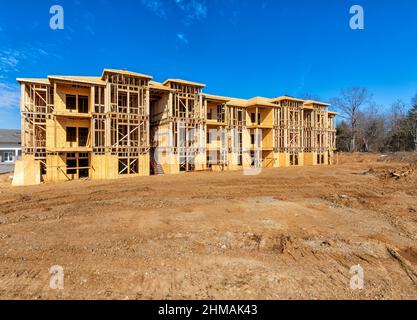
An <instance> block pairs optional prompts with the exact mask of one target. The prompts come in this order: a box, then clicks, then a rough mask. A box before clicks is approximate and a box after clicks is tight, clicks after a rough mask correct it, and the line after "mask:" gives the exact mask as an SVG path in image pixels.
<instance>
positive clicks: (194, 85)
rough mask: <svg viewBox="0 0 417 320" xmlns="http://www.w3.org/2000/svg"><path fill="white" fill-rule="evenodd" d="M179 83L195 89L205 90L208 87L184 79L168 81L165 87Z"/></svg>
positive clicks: (165, 82)
mask: <svg viewBox="0 0 417 320" xmlns="http://www.w3.org/2000/svg"><path fill="white" fill-rule="evenodd" d="M171 82H172V83H179V84H185V85H189V86H193V87H198V88H204V87H205V86H206V85H205V84H202V83H198V82H193V81H188V80H182V79H167V80H165V81H164V83H163V85H164V86H165V85H168V84H169V83H171Z"/></svg>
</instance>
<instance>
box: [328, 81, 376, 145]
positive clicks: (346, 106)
mask: <svg viewBox="0 0 417 320" xmlns="http://www.w3.org/2000/svg"><path fill="white" fill-rule="evenodd" d="M371 98H372V95H371V94H370V93H369V92H368V90H367V89H366V88H360V87H352V88H346V89H342V90H341V91H340V96H339V97H338V98H334V99H332V105H333V106H334V107H335V108H336V109H337V110H339V111H340V113H341V117H343V118H345V119H346V120H347V121H348V122H349V125H350V131H351V132H350V135H351V146H350V151H352V152H353V151H355V150H356V136H357V127H358V120H359V116H360V112H361V108H362V107H363V106H364V105H365V104H366V103H367V102H369V101H370V100H371Z"/></svg>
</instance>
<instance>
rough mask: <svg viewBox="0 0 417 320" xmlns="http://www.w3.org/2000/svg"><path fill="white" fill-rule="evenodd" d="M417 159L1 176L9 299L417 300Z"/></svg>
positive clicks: (2, 261) (4, 280) (2, 285)
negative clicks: (102, 175) (82, 176)
mask: <svg viewBox="0 0 417 320" xmlns="http://www.w3.org/2000/svg"><path fill="white" fill-rule="evenodd" d="M416 161H417V156H416V155H413V154H397V155H388V156H385V155H383V156H381V155H362V154H355V155H341V156H339V164H338V165H337V166H318V167H292V168H277V169H265V170H263V171H262V173H261V174H260V175H258V176H244V175H243V173H242V172H240V171H239V172H221V173H211V172H203V173H189V174H182V175H179V176H157V177H146V178H131V179H121V180H117V181H99V182H97V181H75V182H66V183H59V184H44V185H41V186H37V187H26V188H12V187H11V186H10V182H9V181H8V177H6V176H2V177H0V179H1V181H0V298H1V299H21V298H25V299H26V298H28V299H57V298H59V299H69V298H76V299H84V298H88V299H393V298H394V299H417V162H416ZM358 264H359V265H360V266H361V267H362V268H363V270H364V288H363V289H362V290H352V289H351V288H350V286H349V283H350V279H351V277H352V274H350V269H351V267H352V266H354V265H358ZM54 265H60V266H62V267H63V268H64V281H65V283H64V289H63V290H52V289H51V288H50V287H49V284H50V277H51V275H50V274H49V268H50V267H51V266H54Z"/></svg>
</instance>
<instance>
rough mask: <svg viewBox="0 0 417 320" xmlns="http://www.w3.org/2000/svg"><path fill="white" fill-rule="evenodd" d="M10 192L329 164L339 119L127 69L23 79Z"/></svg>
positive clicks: (290, 101)
mask: <svg viewBox="0 0 417 320" xmlns="http://www.w3.org/2000/svg"><path fill="white" fill-rule="evenodd" d="M17 80H18V82H19V83H20V85H21V102H20V110H21V119H22V160H20V161H18V162H17V163H16V169H15V177H14V181H13V184H14V185H31V184H38V183H40V182H41V181H66V180H75V179H83V178H90V179H116V178H119V177H126V176H147V175H151V174H164V173H165V174H178V173H180V172H188V171H199V170H213V171H220V170H237V169H239V168H243V169H245V168H269V167H285V166H291V165H319V164H320V165H325V164H332V163H333V152H334V150H335V145H336V144H335V140H336V133H335V132H336V130H335V124H334V119H335V117H336V113H334V112H330V111H328V110H327V109H328V107H329V105H328V104H326V103H323V102H318V101H304V100H302V99H296V98H293V97H288V96H283V97H278V98H274V99H269V98H264V97H255V98H252V99H249V100H246V99H238V98H231V97H223V96H218V95H212V94H205V93H203V92H202V90H203V89H204V87H205V85H204V84H201V83H196V82H191V81H185V80H181V79H168V80H166V81H165V82H164V83H160V82H156V81H152V77H151V76H148V75H144V74H140V73H136V72H131V71H127V70H114V69H105V70H104V71H103V73H102V75H101V76H100V77H80V76H49V77H48V78H45V79H32V78H20V79H17Z"/></svg>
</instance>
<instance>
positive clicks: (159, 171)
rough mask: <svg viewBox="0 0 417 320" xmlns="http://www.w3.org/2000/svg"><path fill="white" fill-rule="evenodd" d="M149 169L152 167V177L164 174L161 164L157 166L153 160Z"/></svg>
mask: <svg viewBox="0 0 417 320" xmlns="http://www.w3.org/2000/svg"><path fill="white" fill-rule="evenodd" d="M151 167H152V172H153V174H154V175H157V176H161V175H164V174H165V172H164V169H163V168H162V166H161V164H159V163H158V162H156V161H155V160H153V161H152V163H151Z"/></svg>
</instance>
